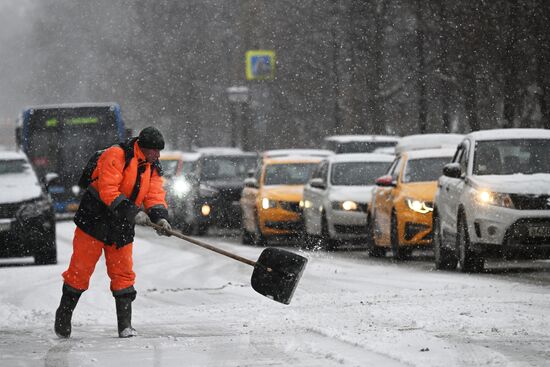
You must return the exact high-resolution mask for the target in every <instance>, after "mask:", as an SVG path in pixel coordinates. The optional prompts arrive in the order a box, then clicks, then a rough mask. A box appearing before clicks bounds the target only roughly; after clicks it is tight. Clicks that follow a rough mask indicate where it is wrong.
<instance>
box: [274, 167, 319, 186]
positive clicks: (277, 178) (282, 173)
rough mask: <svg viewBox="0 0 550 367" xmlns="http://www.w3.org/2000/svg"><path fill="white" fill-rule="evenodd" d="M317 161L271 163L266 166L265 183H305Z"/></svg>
mask: <svg viewBox="0 0 550 367" xmlns="http://www.w3.org/2000/svg"><path fill="white" fill-rule="evenodd" d="M316 166H317V163H291V164H270V165H268V166H266V168H265V178H264V185H304V184H305V183H306V182H307V180H309V177H310V176H311V172H312V171H313V170H314V169H315V167H316Z"/></svg>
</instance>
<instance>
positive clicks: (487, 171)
mask: <svg viewBox="0 0 550 367" xmlns="http://www.w3.org/2000/svg"><path fill="white" fill-rule="evenodd" d="M472 173H473V174H474V175H480V176H481V175H511V174H516V173H523V174H527V175H528V174H534V173H550V139H509V140H491V141H479V142H477V144H476V149H475V152H474V166H473V171H472Z"/></svg>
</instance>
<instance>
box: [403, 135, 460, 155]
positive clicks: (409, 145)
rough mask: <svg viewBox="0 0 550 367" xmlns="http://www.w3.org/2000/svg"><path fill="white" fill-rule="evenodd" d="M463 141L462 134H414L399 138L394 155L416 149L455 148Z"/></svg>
mask: <svg viewBox="0 0 550 367" xmlns="http://www.w3.org/2000/svg"><path fill="white" fill-rule="evenodd" d="M462 140H464V135H462V134H415V135H408V136H404V137H402V138H401V140H400V141H399V143H397V145H396V146H395V152H396V153H402V152H404V151H410V150H418V149H437V148H451V147H452V148H456V146H457V145H458V144H460V143H461V142H462Z"/></svg>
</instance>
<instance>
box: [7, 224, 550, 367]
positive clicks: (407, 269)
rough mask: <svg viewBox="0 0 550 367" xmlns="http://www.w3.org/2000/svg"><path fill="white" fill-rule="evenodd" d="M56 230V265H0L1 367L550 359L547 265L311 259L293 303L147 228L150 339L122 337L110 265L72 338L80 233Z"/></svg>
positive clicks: (252, 252) (143, 324)
mask: <svg viewBox="0 0 550 367" xmlns="http://www.w3.org/2000/svg"><path fill="white" fill-rule="evenodd" d="M57 229H58V251H59V264H58V265H56V266H17V267H14V266H2V267H0V366H2V367H3V366H48V367H53V366H121V365H134V366H367V365H370V366H442V365H445V366H447V367H451V366H478V365H486V366H544V365H550V362H548V361H550V335H549V332H548V330H549V329H550V319H549V317H548V314H549V313H550V312H549V311H550V305H549V302H548V299H549V293H550V285H549V283H550V282H549V281H548V278H549V277H548V273H549V272H550V269H549V268H550V264H548V263H546V262H539V263H538V265H537V267H535V268H534V269H531V268H528V269H526V270H522V271H518V272H516V273H512V274H510V275H503V274H500V273H499V272H498V271H496V272H493V273H487V274H478V275H468V274H460V273H454V272H439V271H433V270H432V268H433V267H432V266H431V264H430V263H429V262H422V261H414V262H410V263H406V264H401V265H398V264H395V263H393V262H392V261H390V259H385V260H372V259H369V258H368V257H367V255H366V254H365V253H364V252H358V251H356V252H336V253H325V252H309V251H306V252H302V253H303V254H304V256H306V257H308V258H309V264H308V266H307V268H306V271H305V273H304V276H303V278H302V280H301V282H300V285H299V287H298V289H297V291H296V293H295V295H294V299H293V300H292V303H291V304H290V305H288V306H285V305H282V304H278V303H276V302H273V301H271V300H269V299H267V298H265V297H262V296H261V295H259V294H257V293H256V292H254V291H253V290H252V288H251V286H250V275H251V274H252V268H251V267H250V266H248V265H245V264H241V263H239V262H236V261H234V260H231V259H228V258H226V257H223V256H221V255H219V254H215V253H213V252H210V251H208V250H205V249H202V248H199V247H196V246H193V245H189V244H186V243H185V242H183V241H181V240H179V239H177V238H164V237H158V236H157V235H156V234H155V233H154V232H153V231H152V230H149V229H147V228H139V229H138V231H137V232H138V236H137V240H136V245H135V254H134V258H135V270H136V273H137V276H138V278H137V284H136V288H137V290H138V298H137V299H136V301H135V303H134V318H133V324H134V327H136V329H137V330H138V332H139V334H140V335H139V337H137V338H132V339H124V340H123V339H118V338H117V337H116V336H117V333H116V316H115V307H114V300H113V298H112V296H111V294H110V292H109V289H108V287H109V281H108V278H107V275H106V271H105V265H104V263H103V262H102V261H100V262H99V263H98V266H97V268H96V272H95V274H94V276H93V278H92V282H91V286H90V290H88V291H87V292H86V293H85V294H84V295H83V296H82V298H81V301H80V303H79V304H78V306H77V308H76V310H75V315H74V317H73V335H72V338H71V339H70V340H60V339H58V338H57V337H55V335H54V333H53V330H52V327H53V317H54V312H55V309H56V307H57V304H58V302H59V298H60V294H61V277H60V273H61V272H62V271H63V270H64V269H65V268H66V267H67V264H68V261H69V257H70V253H71V239H72V233H73V231H74V225H73V224H72V223H71V222H60V223H58V228H57ZM205 240H206V241H207V242H211V243H213V244H215V245H216V246H219V247H221V248H224V249H227V250H229V251H232V252H235V253H237V254H239V255H241V256H244V257H247V258H250V259H252V260H255V259H257V257H258V256H259V254H260V252H261V251H262V249H261V248H254V247H250V246H243V245H240V244H239V243H238V240H237V238H227V239H223V238H221V237H207V238H205ZM293 250H296V249H293ZM296 251H298V250H296Z"/></svg>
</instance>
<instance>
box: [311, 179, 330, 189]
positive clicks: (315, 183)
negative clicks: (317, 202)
mask: <svg viewBox="0 0 550 367" xmlns="http://www.w3.org/2000/svg"><path fill="white" fill-rule="evenodd" d="M309 185H310V186H311V187H315V188H316V189H321V190H324V189H326V188H327V185H326V184H325V182H324V181H323V179H322V178H312V179H311V181H309Z"/></svg>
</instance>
